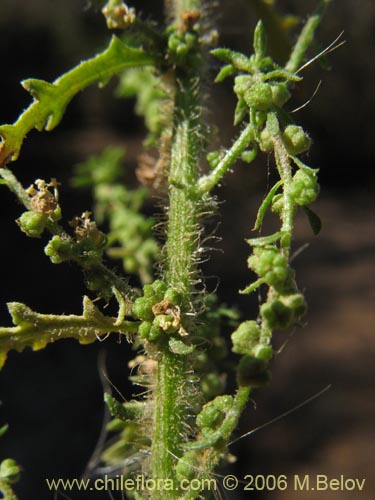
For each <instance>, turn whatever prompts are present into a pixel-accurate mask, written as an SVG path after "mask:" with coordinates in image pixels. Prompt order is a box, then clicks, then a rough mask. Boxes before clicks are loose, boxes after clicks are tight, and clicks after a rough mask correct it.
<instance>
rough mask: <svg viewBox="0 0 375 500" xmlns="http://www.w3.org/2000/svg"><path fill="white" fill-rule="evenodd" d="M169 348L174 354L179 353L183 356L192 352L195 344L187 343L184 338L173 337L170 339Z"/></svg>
mask: <svg viewBox="0 0 375 500" xmlns="http://www.w3.org/2000/svg"><path fill="white" fill-rule="evenodd" d="M169 349H170V350H171V351H172V352H173V353H174V354H179V355H181V356H186V355H187V354H191V353H192V352H193V351H194V349H195V346H194V345H187V344H185V342H182V340H178V339H175V338H174V337H172V338H171V339H170V340H169Z"/></svg>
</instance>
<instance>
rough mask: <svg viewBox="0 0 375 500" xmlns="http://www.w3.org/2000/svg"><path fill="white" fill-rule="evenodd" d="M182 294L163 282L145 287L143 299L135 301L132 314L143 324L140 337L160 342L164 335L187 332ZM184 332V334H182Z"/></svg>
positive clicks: (155, 282) (156, 282) (158, 281)
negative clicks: (183, 319) (183, 323)
mask: <svg viewBox="0 0 375 500" xmlns="http://www.w3.org/2000/svg"><path fill="white" fill-rule="evenodd" d="M180 303H181V294H179V293H178V292H177V291H176V290H174V289H173V288H168V287H167V285H166V283H164V282H163V281H161V280H156V281H154V282H153V283H152V284H151V285H148V284H147V285H144V287H143V295H142V297H138V298H137V299H135V301H134V303H133V307H132V314H133V316H134V317H135V318H138V319H140V320H141V321H142V322H141V324H140V326H139V330H138V333H139V336H140V337H141V338H142V339H147V340H148V341H150V342H155V341H158V340H160V338H161V337H162V336H163V334H168V335H171V334H175V333H177V332H179V333H180V334H182V335H184V334H185V332H184V330H183V328H182V325H181V309H180V305H179V304H180ZM181 332H182V333H181Z"/></svg>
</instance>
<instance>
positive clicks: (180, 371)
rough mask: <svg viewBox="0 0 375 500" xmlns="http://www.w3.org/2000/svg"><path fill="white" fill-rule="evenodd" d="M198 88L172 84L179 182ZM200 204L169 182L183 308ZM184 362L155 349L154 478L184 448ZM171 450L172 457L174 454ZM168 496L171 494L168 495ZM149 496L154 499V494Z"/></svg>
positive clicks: (174, 173) (171, 246)
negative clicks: (174, 90) (173, 87)
mask: <svg viewBox="0 0 375 500" xmlns="http://www.w3.org/2000/svg"><path fill="white" fill-rule="evenodd" d="M197 137H199V92H198V91H197V80H195V81H192V80H191V79H190V78H189V77H186V76H182V77H181V79H179V80H178V82H177V85H176V95H175V116H174V137H173V143H172V151H171V167H170V177H171V178H172V179H178V180H179V181H181V182H182V184H183V185H186V186H191V185H194V184H195V182H196V181H197V178H198V161H199V149H200V148H199V142H200V141H199V139H197ZM198 210H199V203H197V202H196V201H195V200H192V199H191V197H190V196H189V189H187V188H185V189H181V188H179V187H176V186H175V185H174V184H173V183H172V184H170V188H169V211H168V229H167V241H166V245H165V249H164V251H165V280H166V282H167V283H168V286H170V287H172V288H174V289H176V290H178V291H179V292H180V293H181V294H182V297H183V301H182V311H185V312H186V311H187V310H189V309H190V310H191V293H192V291H193V288H194V283H193V282H194V274H195V273H196V259H195V252H196V250H197V248H198V240H199V226H198ZM186 370H187V361H186V360H185V358H184V357H182V356H179V355H176V354H173V353H172V352H170V351H169V349H168V346H166V348H165V351H164V352H161V353H159V358H158V375H157V385H156V389H155V405H156V406H155V427H154V436H153V444H152V463H151V468H152V475H153V477H154V478H155V479H159V478H161V479H167V478H168V479H173V478H174V477H175V475H174V465H175V459H174V457H173V455H175V456H179V455H181V451H182V444H183V439H184V434H185V432H184V421H185V419H186V401H184V400H182V398H183V392H184V386H185V387H186ZM172 454H173V455H172ZM177 493H178V492H166V491H165V492H164V495H163V498H170V499H172V498H176V495H177V496H178V494H177ZM168 495H169V496H168ZM153 498H155V499H156V498H158V493H154V497H153Z"/></svg>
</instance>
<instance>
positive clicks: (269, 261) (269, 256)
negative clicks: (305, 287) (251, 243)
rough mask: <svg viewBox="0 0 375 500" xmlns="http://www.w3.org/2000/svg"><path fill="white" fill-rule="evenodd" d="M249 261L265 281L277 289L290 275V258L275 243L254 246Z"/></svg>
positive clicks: (250, 265)
mask: <svg viewBox="0 0 375 500" xmlns="http://www.w3.org/2000/svg"><path fill="white" fill-rule="evenodd" d="M247 263H248V266H249V268H250V269H252V270H253V271H254V272H255V273H256V274H257V275H258V276H259V277H260V278H263V279H264V282H265V283H267V284H268V285H269V286H272V287H274V288H276V289H278V288H281V287H283V285H284V284H285V282H286V281H287V280H288V279H289V277H290V268H289V265H288V259H287V258H286V256H285V255H284V254H283V253H282V251H281V250H280V249H279V248H277V247H276V246H274V245H267V246H264V247H263V246H257V247H254V251H253V254H252V255H251V256H250V257H249V259H248V261H247Z"/></svg>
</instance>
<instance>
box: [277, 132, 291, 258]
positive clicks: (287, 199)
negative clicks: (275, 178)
mask: <svg viewBox="0 0 375 500" xmlns="http://www.w3.org/2000/svg"><path fill="white" fill-rule="evenodd" d="M273 144H274V151H275V160H276V165H277V169H278V171H279V175H280V179H281V180H282V181H283V187H284V189H283V209H282V222H283V223H282V226H281V231H283V232H285V233H287V234H288V235H289V238H287V239H286V240H285V241H284V243H282V246H283V249H284V254H285V255H286V256H287V257H288V256H289V252H290V244H291V237H292V232H293V225H294V204H293V200H292V196H291V184H292V167H291V164H290V158H289V155H288V152H287V150H286V147H285V145H284V142H283V139H282V137H281V135H280V134H277V135H276V136H275V137H274V139H273Z"/></svg>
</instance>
